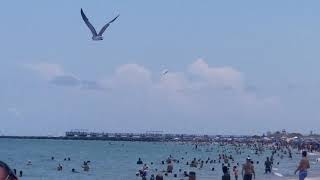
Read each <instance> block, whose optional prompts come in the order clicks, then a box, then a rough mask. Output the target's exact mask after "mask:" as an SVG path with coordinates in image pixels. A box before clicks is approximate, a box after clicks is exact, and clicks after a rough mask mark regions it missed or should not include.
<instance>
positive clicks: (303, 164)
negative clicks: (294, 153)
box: [294, 151, 310, 180]
mask: <svg viewBox="0 0 320 180" xmlns="http://www.w3.org/2000/svg"><path fill="white" fill-rule="evenodd" d="M309 168H310V163H309V160H308V158H307V151H303V152H302V159H301V160H300V163H299V165H298V167H297V169H296V171H295V172H294V174H297V172H298V171H299V180H304V179H305V178H306V177H307V176H308V171H307V170H308V169H309Z"/></svg>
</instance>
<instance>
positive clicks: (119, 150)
mask: <svg viewBox="0 0 320 180" xmlns="http://www.w3.org/2000/svg"><path fill="white" fill-rule="evenodd" d="M223 149H227V151H226V153H227V154H229V153H230V154H232V156H233V157H234V158H235V163H237V162H238V163H239V164H240V165H241V164H243V163H244V162H245V158H246V157H247V156H248V155H249V156H250V157H251V158H252V160H253V161H254V162H255V165H254V166H255V169H256V179H258V180H266V179H274V180H277V179H298V178H297V176H295V175H294V174H293V173H294V170H295V168H296V166H297V163H298V162H299V160H300V157H301V155H300V153H299V152H297V151H293V153H292V154H293V158H292V159H289V158H288V157H284V158H283V159H281V158H280V156H277V155H275V156H274V157H275V160H274V162H279V165H276V164H275V165H274V172H276V174H277V175H275V174H274V173H273V174H268V175H265V174H264V161H265V158H266V156H270V155H271V151H270V150H266V151H265V152H263V154H261V155H256V154H255V152H254V151H252V150H251V149H249V148H248V149H245V148H243V153H242V154H236V153H235V152H234V151H233V148H232V147H231V146H224V147H221V146H219V145H210V146H199V147H198V149H195V146H194V145H192V144H182V143H173V142H167V143H166V142H110V141H82V140H28V139H0V160H2V161H4V162H6V163H8V164H9V165H10V167H11V168H12V169H17V171H18V172H19V171H20V170H22V171H23V177H22V178H21V179H22V180H51V179H52V180H82V179H83V180H138V179H141V177H137V176H136V175H135V174H136V173H137V172H138V170H139V169H141V168H142V165H137V164H136V162H137V160H138V158H141V159H142V161H143V162H144V163H147V164H148V166H149V171H148V178H147V179H148V180H149V177H150V175H151V174H157V173H158V172H159V171H161V170H165V169H166V165H163V164H162V163H161V162H162V161H165V160H166V159H167V158H168V157H169V156H170V155H171V156H172V157H173V158H175V159H178V160H179V163H175V164H174V170H173V174H177V176H178V177H177V178H175V177H174V176H173V174H169V175H168V176H165V177H164V179H168V180H171V179H172V180H173V179H178V180H181V179H187V178H184V177H183V176H182V173H180V172H179V169H181V170H182V172H183V171H195V172H196V177H197V179H199V180H202V179H203V180H209V179H212V180H220V179H221V176H222V170H221V169H222V168H221V167H222V165H221V164H219V163H215V164H214V163H212V164H210V163H208V164H204V166H203V168H201V169H199V168H191V167H189V166H187V165H186V162H187V161H189V162H190V161H191V160H192V159H193V158H197V159H199V158H201V159H203V160H205V161H206V160H207V159H208V158H210V159H217V158H218V154H219V153H222V151H223ZM51 157H54V158H55V159H54V160H51ZM69 157H70V159H71V160H70V161H68V160H66V161H65V160H64V159H65V158H69ZM308 157H309V159H310V161H311V169H310V171H309V174H310V177H315V179H320V178H316V177H320V176H319V174H320V164H319V163H318V162H317V159H318V158H320V155H319V154H309V156H308ZM29 160H30V161H31V162H32V165H27V162H28V161H29ZM84 161H90V171H89V172H84V171H83V170H82V168H81V165H82V164H83V162H84ZM257 161H259V164H257V163H256V162H257ZM151 162H153V165H151ZM59 163H61V164H62V166H63V170H62V171H57V166H58V164H59ZM233 165H234V164H232V163H231V168H232V166H233ZM213 167H214V168H215V170H214V171H212V168H213ZM73 168H74V169H75V170H77V171H79V173H73V172H71V169H73ZM155 169H158V171H157V172H156V170H155ZM238 169H239V174H241V167H239V168H238ZM231 174H232V173H231ZM281 175H282V176H283V177H280V176H281ZM231 179H234V178H233V177H232V178H231ZM239 179H241V178H239Z"/></svg>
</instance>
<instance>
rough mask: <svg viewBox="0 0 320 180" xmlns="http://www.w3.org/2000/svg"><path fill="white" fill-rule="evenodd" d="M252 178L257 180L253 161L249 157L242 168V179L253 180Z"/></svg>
mask: <svg viewBox="0 0 320 180" xmlns="http://www.w3.org/2000/svg"><path fill="white" fill-rule="evenodd" d="M252 176H253V179H256V174H255V171H254V166H253V164H252V163H251V159H250V158H249V157H248V158H247V160H246V163H245V164H243V166H242V177H243V180H252Z"/></svg>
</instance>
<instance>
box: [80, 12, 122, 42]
mask: <svg viewBox="0 0 320 180" xmlns="http://www.w3.org/2000/svg"><path fill="white" fill-rule="evenodd" d="M81 16H82V19H83V21H84V22H85V23H86V25H87V26H88V28H89V29H90V31H91V33H92V40H94V41H100V40H103V37H102V34H103V33H104V31H105V30H106V29H107V28H108V27H109V26H110V24H111V23H112V22H113V21H115V20H116V19H117V18H118V17H119V16H120V14H119V15H118V16H116V17H115V18H113V19H112V20H111V21H110V22H108V23H107V24H106V25H104V26H103V27H102V28H101V30H100V32H99V34H97V31H96V30H95V29H94V27H93V26H92V24H91V23H90V22H89V19H88V18H87V16H86V15H85V14H84V12H83V10H82V8H81Z"/></svg>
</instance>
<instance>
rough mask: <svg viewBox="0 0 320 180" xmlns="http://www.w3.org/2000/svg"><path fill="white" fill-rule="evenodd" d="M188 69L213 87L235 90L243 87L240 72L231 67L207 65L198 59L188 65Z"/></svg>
mask: <svg viewBox="0 0 320 180" xmlns="http://www.w3.org/2000/svg"><path fill="white" fill-rule="evenodd" d="M188 70H189V72H190V73H191V74H193V75H195V76H199V77H200V78H203V79H204V80H205V81H207V82H208V85H211V86H212V87H215V88H222V89H237V90H243V88H244V80H243V77H242V73H241V72H239V71H237V70H236V69H234V68H232V67H209V65H208V64H207V63H206V62H205V61H204V60H202V59H198V60H196V61H195V62H194V63H192V64H191V65H190V66H189V69H188Z"/></svg>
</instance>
